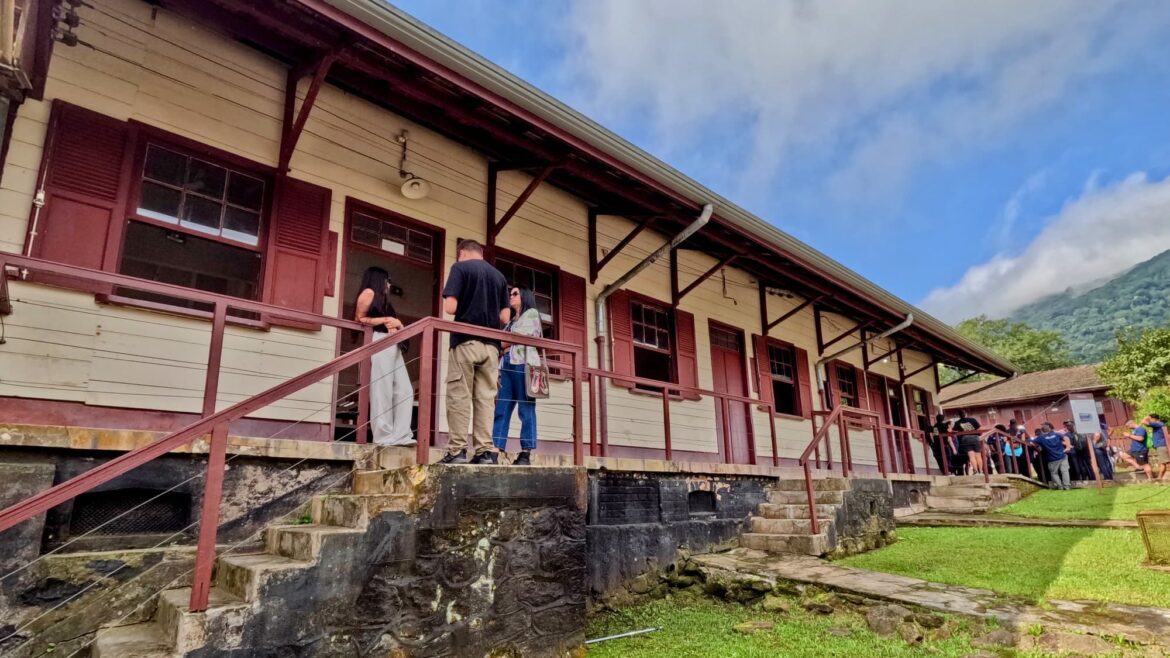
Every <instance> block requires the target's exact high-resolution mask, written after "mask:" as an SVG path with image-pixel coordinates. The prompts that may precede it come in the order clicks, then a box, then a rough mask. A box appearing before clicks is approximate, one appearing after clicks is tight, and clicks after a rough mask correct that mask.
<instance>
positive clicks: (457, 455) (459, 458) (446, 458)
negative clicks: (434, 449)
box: [438, 450, 467, 464]
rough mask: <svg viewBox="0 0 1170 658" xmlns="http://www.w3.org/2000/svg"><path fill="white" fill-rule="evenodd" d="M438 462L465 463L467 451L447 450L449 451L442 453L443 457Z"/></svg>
mask: <svg viewBox="0 0 1170 658" xmlns="http://www.w3.org/2000/svg"><path fill="white" fill-rule="evenodd" d="M438 463H440V464H466V463H467V451H466V450H460V451H459V452H449V453H447V454H445V455H443V458H442V459H440V460H439V462H438Z"/></svg>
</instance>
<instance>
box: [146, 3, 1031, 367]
mask: <svg viewBox="0 0 1170 658" xmlns="http://www.w3.org/2000/svg"><path fill="white" fill-rule="evenodd" d="M152 1H154V2H158V3H160V4H162V5H163V6H165V7H168V8H172V9H174V10H176V11H178V12H180V13H183V14H185V15H188V16H190V17H191V18H193V19H195V20H197V21H199V22H203V23H212V24H218V25H219V26H220V28H221V29H223V30H225V31H227V32H228V33H229V34H231V35H232V36H233V37H234V38H236V39H239V40H241V41H243V42H245V43H248V44H249V45H251V46H253V47H256V48H257V49H260V50H262V51H264V52H266V53H268V54H269V55H271V56H273V57H275V58H277V59H280V60H282V61H284V62H286V63H288V64H289V65H290V66H293V67H297V66H303V65H304V64H305V63H306V62H308V61H311V60H312V59H313V58H316V57H320V56H321V54H322V53H324V52H338V51H341V52H342V53H343V55H342V56H341V57H340V58H339V59H338V60H337V61H336V63H335V64H334V65H333V68H332V69H331V70H330V75H329V78H328V80H329V82H330V83H332V84H334V85H337V86H339V87H341V88H343V89H345V90H347V91H349V92H351V93H354V94H355V95H358V96H361V97H363V98H365V99H367V100H370V101H371V102H375V103H377V104H379V105H382V106H384V107H387V108H388V109H390V110H392V111H394V112H396V113H399V114H402V115H403V116H406V117H407V118H409V119H411V120H412V121H416V122H418V123H420V124H422V125H425V126H427V127H428V128H430V129H432V130H435V131H436V132H438V133H440V134H443V135H445V136H448V137H450V138H452V139H454V140H456V141H458V142H460V143H463V144H466V145H468V146H470V147H472V148H474V149H476V150H478V151H481V152H483V153H485V154H486V155H487V156H488V157H489V158H492V159H493V160H496V161H499V162H503V163H508V164H511V165H514V167H515V168H525V166H526V165H527V166H528V167H542V166H545V165H548V164H553V163H556V164H557V165H558V168H557V170H556V171H555V172H554V173H553V174H552V175H550V176H549V178H548V182H549V183H551V184H553V185H557V186H558V187H561V188H563V189H565V190H566V191H568V192H570V193H573V194H574V195H577V196H579V197H580V198H582V199H583V200H585V201H586V202H587V203H589V204H591V205H593V206H594V207H596V208H598V209H599V210H600V211H602V212H608V213H609V214H617V215H631V216H643V217H645V216H652V217H655V218H656V220H655V221H656V224H655V226H654V227H655V229H656V230H659V231H661V232H666V233H669V232H677V231H678V230H680V229H681V228H682V227H684V226H685V225H686V224H688V223H689V222H690V221H691V219H693V215H694V214H697V213H698V212H699V209H700V208H701V207H702V205H703V204H705V203H712V204H714V205H715V208H716V210H715V216H714V218H713V219H712V221H711V222H710V223H709V224H708V225H707V226H706V227H705V228H704V229H703V230H702V231H701V232H700V233H698V234H697V235H695V236H694V237H692V238H691V239H689V240H688V241H687V242H686V243H685V244H684V248H686V249H696V250H701V251H704V252H707V253H710V254H712V255H715V256H716V257H720V256H725V255H729V254H737V259H736V266H737V267H739V268H742V269H744V270H746V271H747V272H749V273H750V274H752V275H753V276H755V277H757V278H758V279H759V280H760V281H762V282H764V284H765V285H768V286H771V287H778V288H784V289H787V290H791V291H793V292H796V293H797V294H801V295H804V296H807V297H810V298H811V297H813V296H823V299H822V301H820V302H818V305H820V306H822V307H823V308H824V309H825V310H828V311H831V312H835V313H840V314H843V315H846V316H849V317H853V318H856V319H861V320H868V321H871V322H872V323H873V326H875V327H876V328H879V329H881V328H884V326H892V325H896V324H897V323H899V322H900V321H901V320H902V318H904V317H905V316H906V314H907V313H913V314H914V317H915V322H914V324H913V326H911V327H910V328H908V329H907V330H905V331H904V332H902V333H901V334H899V336H900V338H901V339H903V340H905V341H906V342H911V341H913V342H916V343H918V345H917V346H916V349H920V350H922V351H924V352H927V353H929V354H931V355H932V356H933V357H935V358H936V359H937V360H938V361H939V362H940V363H947V364H949V365H954V366H957V367H960V368H967V369H971V370H976V371H980V372H987V373H991V374H998V375H1003V376H1010V375H1012V374H1013V373H1014V372H1015V367H1014V366H1013V365H1012V364H1011V363H1010V362H1008V361H1007V360H1005V359H1003V358H1001V357H999V356H997V355H996V354H994V353H992V352H990V351H989V350H987V349H986V348H983V347H981V346H979V345H976V344H974V343H972V342H971V341H969V340H967V339H965V338H963V337H962V336H960V335H959V334H958V333H956V332H955V331H954V330H953V329H951V328H950V327H948V326H947V325H946V324H944V323H943V322H941V321H939V320H937V319H935V318H933V317H930V316H929V315H927V314H926V313H923V312H922V311H921V310H919V309H916V308H914V307H913V306H911V305H910V304H907V303H906V302H904V301H902V300H901V299H898V298H897V297H896V296H894V295H892V294H890V293H889V292H887V291H885V290H883V289H882V288H880V287H878V286H876V285H874V284H873V283H872V282H870V281H868V280H866V279H865V278H863V277H861V276H860V275H858V274H857V273H855V272H853V271H852V270H849V269H848V268H846V267H844V266H843V265H841V264H840V263H837V262H836V261H834V260H833V259H831V258H829V257H828V256H826V255H824V254H822V253H821V252H819V251H817V250H815V249H813V248H812V247H810V246H808V245H806V244H804V243H802V242H800V241H799V240H796V239H795V238H793V237H792V236H790V235H788V234H787V233H785V232H783V231H781V230H779V229H777V228H776V227H775V226H773V225H771V224H769V223H767V222H765V221H763V220H762V219H760V218H758V217H756V216H754V215H752V214H751V213H748V212H747V211H746V210H744V209H742V208H740V207H739V206H737V205H735V204H734V203H732V202H731V201H729V200H727V199H725V198H723V197H721V196H719V195H718V194H715V193H714V192H712V191H711V190H709V189H707V188H706V187H704V186H702V185H700V184H699V183H697V182H696V181H694V180H692V179H690V178H688V177H687V176H685V175H683V174H682V173H681V172H679V171H677V170H676V169H674V168H672V167H670V166H669V165H667V164H665V163H663V162H662V161H660V160H658V159H657V158H654V157H653V156H651V155H650V154H648V153H646V152H645V151H642V150H641V149H639V148H637V147H636V146H634V145H633V144H631V143H630V142H628V141H626V140H624V139H622V138H621V137H619V136H617V135H616V134H614V133H612V132H610V131H609V130H606V129H605V128H604V127H602V126H601V125H599V124H597V123H596V122H594V121H592V120H591V119H589V118H588V117H586V116H584V115H582V114H581V113H579V112H576V111H575V110H573V109H572V108H570V107H568V106H566V105H565V104H563V103H561V102H559V101H557V100H556V99H554V98H552V97H551V96H549V95H547V94H545V93H543V92H541V91H540V90H538V89H536V88H535V87H533V86H532V85H530V84H528V83H526V82H524V81H523V80H521V79H519V78H518V77H516V76H514V75H512V74H510V73H508V72H507V71H505V70H503V69H501V68H500V67H498V66H496V65H495V64H492V63H491V62H489V61H487V60H486V59H484V58H483V57H480V56H479V55H476V54H475V53H473V52H471V51H470V50H468V49H467V48H465V47H463V46H461V45H460V44H458V43H456V42H455V41H453V40H451V39H449V38H448V37H446V36H444V35H442V34H440V33H438V32H436V31H435V30H433V29H431V28H430V27H428V26H426V25H424V24H422V23H421V22H419V21H417V20H416V19H414V18H413V17H411V16H409V15H407V14H406V13H404V12H402V11H401V10H399V9H397V8H395V7H393V6H391V5H389V4H387V3H385V2H383V1H382V0H271V1H270V2H269V3H239V2H231V1H229V0H152ZM261 5H270V6H261Z"/></svg>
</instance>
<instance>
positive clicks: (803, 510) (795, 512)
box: [759, 503, 837, 519]
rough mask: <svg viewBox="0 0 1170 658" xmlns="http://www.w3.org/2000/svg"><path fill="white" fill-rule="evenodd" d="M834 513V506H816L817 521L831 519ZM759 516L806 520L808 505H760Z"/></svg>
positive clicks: (835, 509)
mask: <svg viewBox="0 0 1170 658" xmlns="http://www.w3.org/2000/svg"><path fill="white" fill-rule="evenodd" d="M836 513H837V506H836V505H817V518H818V519H831V518H833V516H834V515H835V514H836ZM759 515H760V516H762V517H764V518H765V519H807V518H809V512H808V504H807V503H799V504H790V505H777V504H775V503H760V507H759Z"/></svg>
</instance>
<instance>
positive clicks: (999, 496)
mask: <svg viewBox="0 0 1170 658" xmlns="http://www.w3.org/2000/svg"><path fill="white" fill-rule="evenodd" d="M1019 499H1020V494H1019V492H1018V491H1017V490H1016V489H1015V488H1014V487H1013V486H1012V485H1011V484H1010V483H1009V481H1008V479H1007V477H1006V476H1002V475H993V476H992V478H991V482H984V481H983V476H982V475H974V476H964V477H953V478H951V482H950V484H947V485H943V486H934V487H931V489H930V493H928V494H927V495H926V509H927V511H930V512H945V513H950V514H984V513H986V512H989V511H991V510H992V509H994V508H996V507H999V506H1001V505H1006V504H1008V503H1011V502H1015V501H1016V500H1019Z"/></svg>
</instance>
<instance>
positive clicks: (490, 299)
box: [439, 240, 510, 464]
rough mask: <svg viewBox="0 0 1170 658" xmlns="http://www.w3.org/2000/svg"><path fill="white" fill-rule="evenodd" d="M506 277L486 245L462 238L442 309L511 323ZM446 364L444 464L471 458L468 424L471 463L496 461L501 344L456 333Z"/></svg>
mask: <svg viewBox="0 0 1170 658" xmlns="http://www.w3.org/2000/svg"><path fill="white" fill-rule="evenodd" d="M509 310H510V307H509V305H508V282H507V281H506V280H505V279H504V275H503V274H500V271H499V270H497V269H496V268H494V267H492V266H491V264H490V263H488V262H487V261H485V260H484V259H483V247H482V246H481V245H480V244H479V243H478V242H476V241H475V240H463V241H461V242H460V243H459V248H458V260H457V262H456V263H455V264H454V265H452V266H451V272H450V273H449V274H448V275H447V283H446V285H444V286H443V311H444V312H445V313H447V314H448V315H454V316H455V321H456V322H465V323H467V324H472V325H475V326H478V327H485V328H487V329H501V328H503V326H504V325H505V324H506V323H507V319H508V313H509ZM449 355H450V357H449V360H448V363H447V434H448V442H447V454H446V455H445V456H444V457H443V458H442V459H440V460H439V463H441V464H461V463H463V462H466V461H467V428H468V425H470V426H471V452H472V454H471V463H472V464H495V463H496V452H495V448H494V447H493V445H492V421H493V420H494V414H495V398H496V382H497V375H498V372H499V367H500V343H499V341H496V340H490V339H486V338H477V337H475V336H470V335H467V334H460V333H452V334H451V349H450V352H449Z"/></svg>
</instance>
